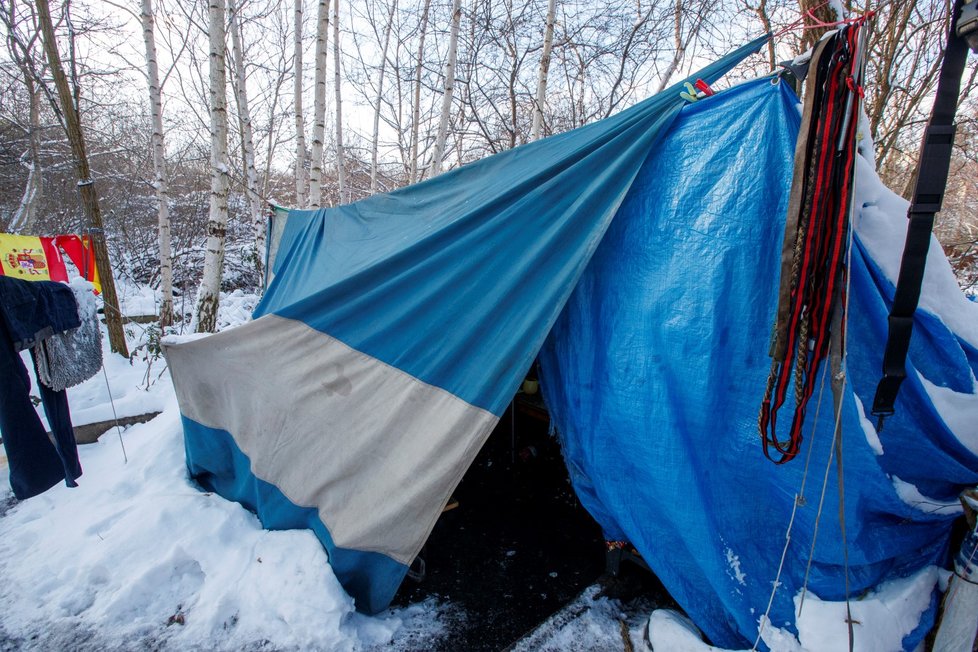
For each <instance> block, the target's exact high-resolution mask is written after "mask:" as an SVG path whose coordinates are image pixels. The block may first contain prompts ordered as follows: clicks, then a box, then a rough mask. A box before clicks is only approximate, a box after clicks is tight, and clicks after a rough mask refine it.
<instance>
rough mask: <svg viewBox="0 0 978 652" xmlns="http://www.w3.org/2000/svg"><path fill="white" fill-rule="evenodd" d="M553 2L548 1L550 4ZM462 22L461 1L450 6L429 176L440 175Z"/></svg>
mask: <svg viewBox="0 0 978 652" xmlns="http://www.w3.org/2000/svg"><path fill="white" fill-rule="evenodd" d="M553 1H554V0H550V2H551V4H552V3H553ZM461 22H462V0H455V1H454V3H453V4H452V30H451V35H450V36H449V38H448V62H447V63H446V64H445V93H444V94H443V95H442V98H441V119H440V120H439V121H438V137H437V139H436V140H435V156H434V158H433V159H432V161H431V174H432V175H436V174H440V173H441V160H442V158H443V157H444V156H445V139H446V138H447V137H448V118H449V116H450V115H451V113H452V94H453V93H454V92H455V59H456V55H457V53H458V28H459V24H460V23H461Z"/></svg>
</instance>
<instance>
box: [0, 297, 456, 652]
mask: <svg viewBox="0 0 978 652" xmlns="http://www.w3.org/2000/svg"><path fill="white" fill-rule="evenodd" d="M254 300H255V297H254V296H253V295H250V296H249V295H245V294H244V293H240V292H238V293H235V294H233V295H229V296H226V297H225V301H224V306H223V309H222V320H221V321H222V323H223V324H225V325H231V324H233V323H240V322H242V321H244V320H245V319H247V317H248V315H249V314H250V309H251V308H250V306H253V305H254ZM149 305H152V304H151V303H150V304H149ZM128 330H129V331H130V333H132V334H134V335H135V336H134V337H133V341H132V344H133V345H134V348H135V346H138V345H139V344H141V343H144V339H143V333H144V332H145V331H139V330H138V329H133V328H131V327H130V328H129V329H128ZM104 339H106V340H107V338H104ZM106 347H107V345H106ZM105 360H106V372H107V373H106V374H105V375H103V374H98V375H97V376H95V377H94V378H92V379H90V380H89V381H87V382H85V383H83V384H82V385H80V386H78V387H75V388H72V389H69V390H68V394H69V400H70V404H71V409H72V414H73V417H74V421H75V425H80V424H84V423H91V422H94V421H102V420H107V419H111V418H112V403H114V404H115V408H116V412H117V413H118V415H119V416H120V417H121V416H128V415H133V414H141V413H145V412H155V411H162V414H161V415H160V416H158V417H156V418H155V419H153V420H152V421H150V422H148V423H143V424H139V425H135V426H132V427H130V428H127V429H126V430H125V431H124V432H123V433H121V436H120V435H119V434H117V433H116V432H115V431H114V430H113V431H110V432H108V433H106V434H105V435H103V436H102V438H101V439H100V440H99V441H98V442H97V443H95V444H90V445H86V446H81V447H80V457H81V462H82V467H83V469H84V475H83V476H82V477H81V478H80V480H79V485H80V486H79V487H78V488H75V489H69V488H67V487H64V486H57V487H54V488H53V489H51V490H50V491H48V492H46V493H44V494H42V495H40V496H37V497H35V498H31V499H30V500H27V501H23V502H16V501H15V500H14V499H13V496H12V495H11V493H10V488H9V483H8V482H7V469H6V464H5V460H4V459H0V477H2V479H0V485H2V486H0V578H2V579H0V604H2V605H3V609H2V610H0V650H7V649H18V650H19V649H30V650H54V649H64V650H68V649H70V650H133V649H165V650H192V649H201V650H249V649H252V650H370V649H375V648H383V649H395V650H397V649H402V650H403V649H424V648H425V647H427V646H428V645H430V643H431V642H433V641H436V640H437V639H439V638H441V637H443V636H445V635H446V633H447V629H446V627H445V625H444V623H443V621H444V616H445V614H446V613H448V612H449V611H450V609H451V607H450V606H448V605H443V604H438V603H435V602H431V601H429V602H426V603H422V604H418V605H413V606H410V607H407V608H402V609H397V610H391V611H389V612H388V613H386V614H384V615H382V616H379V617H374V618H367V617H364V616H361V615H359V614H357V613H356V612H355V611H354V610H353V603H352V600H351V599H350V598H349V597H348V596H347V595H346V593H345V592H344V591H343V589H342V588H341V587H340V585H339V584H338V582H337V581H336V578H335V576H334V575H333V573H332V570H331V569H330V567H329V564H328V562H327V559H326V554H325V552H324V551H323V549H322V547H321V546H320V544H319V541H318V540H317V539H316V538H315V536H314V535H313V534H312V533H311V532H308V531H288V532H270V531H267V530H263V529H262V528H261V525H260V524H259V522H258V520H257V519H256V518H255V517H254V515H253V514H251V513H250V512H248V511H247V510H245V509H244V508H243V507H241V506H240V505H238V504H236V503H231V502H228V501H226V500H224V499H223V498H220V497H218V496H216V495H213V494H210V493H204V492H201V491H200V490H199V488H198V487H197V486H195V485H194V483H193V482H192V481H191V480H190V478H189V477H188V475H187V470H186V466H185V461H184V452H183V439H182V431H181V426H180V413H179V410H178V408H177V404H176V399H175V397H174V395H173V388H172V385H171V383H170V380H169V374H168V373H167V372H166V370H165V361H164V360H163V359H162V358H158V359H155V360H152V361H151V363H150V361H149V360H147V359H146V358H145V356H144V357H143V358H140V357H139V356H137V359H136V360H135V361H134V362H132V363H130V361H129V360H127V359H125V358H123V357H121V356H118V355H112V354H110V353H109V352H108V349H107V348H106V350H105ZM106 378H108V383H107V381H106ZM109 387H111V396H112V401H110V400H109V395H110V392H109ZM123 447H124V450H123Z"/></svg>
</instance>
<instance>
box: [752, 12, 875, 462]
mask: <svg viewBox="0 0 978 652" xmlns="http://www.w3.org/2000/svg"><path fill="white" fill-rule="evenodd" d="M865 20H866V17H862V18H860V19H857V20H854V21H847V22H848V23H849V24H848V25H847V26H846V27H844V28H843V29H841V30H840V31H839V32H838V33H837V34H835V35H833V36H832V37H830V38H832V39H834V41H835V42H834V43H833V44H831V47H832V50H831V51H830V52H827V53H826V54H825V55H824V56H828V57H829V58H828V61H827V63H826V64H825V65H824V69H818V70H816V69H813V70H811V71H810V73H809V74H812V75H819V76H820V77H816V79H815V83H816V85H815V87H814V90H813V92H814V93H815V96H814V97H813V98H812V101H813V102H815V105H814V107H815V108H814V110H813V112H812V120H813V123H814V124H813V126H814V129H813V131H812V133H813V136H812V137H811V139H810V144H809V147H808V149H807V150H806V152H807V153H808V155H809V157H810V160H811V164H810V165H809V166H808V167H806V168H805V169H806V170H807V173H806V175H805V177H804V178H803V179H796V180H795V183H798V182H799V181H800V182H802V183H804V184H805V185H804V186H803V197H805V199H806V201H805V202H804V203H803V205H802V208H801V210H802V212H803V214H802V215H800V216H799V232H800V234H801V242H800V248H798V249H796V252H795V255H796V256H799V257H800V259H799V260H798V261H796V262H797V264H798V276H797V279H796V281H795V282H794V283H793V284H792V286H791V288H790V295H789V305H790V309H789V312H788V322H787V329H786V332H785V349H784V350H785V351H787V352H788V355H787V357H786V358H785V360H783V361H780V362H776V363H775V364H774V366H773V367H772V372H771V378H770V379H769V381H768V388H767V391H766V393H765V396H764V400H763V402H762V404H761V413H760V417H759V420H758V426H759V430H760V434H761V442H762V445H763V449H764V455H765V456H766V457H767V458H768V459H770V460H771V461H773V462H775V463H776V464H783V463H785V462H787V461H789V460H791V459H793V458H794V457H795V456H796V455H797V454H798V451H799V449H800V446H801V441H802V426H803V425H804V422H805V412H806V408H807V406H808V402H809V400H810V399H811V397H812V394H813V391H814V388H815V384H816V383H815V378H816V376H817V374H818V371H819V369H820V368H821V365H822V363H823V362H824V361H825V359H826V358H827V357H828V351H829V336H830V332H829V330H830V329H829V323H830V321H831V319H832V314H833V312H834V310H835V309H836V303H837V302H838V301H839V300H840V299H841V300H842V302H843V303H842V305H845V304H844V300H845V297H844V292H845V290H844V288H845V285H844V280H845V267H844V264H843V261H844V259H845V255H846V251H847V245H848V239H849V238H848V236H849V229H850V224H849V218H850V215H849V206H850V202H851V196H852V182H853V181H852V180H853V169H854V167H855V155H856V130H857V125H858V115H857V111H856V107H857V106H858V102H856V101H854V100H853V96H854V95H855V96H860V97H861V95H862V88H861V87H860V86H859V85H858V83H856V81H855V80H856V77H857V76H858V74H859V71H858V70H856V66H857V62H856V60H855V59H856V50H857V47H858V39H859V32H860V29H861V27H862V25H863V23H864V22H865ZM819 68H822V66H821V65H819ZM837 143H841V145H842V146H841V148H840V147H838V146H837ZM806 209H807V210H806ZM788 271H789V270H787V269H786V270H783V271H782V273H788ZM840 309H841V308H840ZM792 377H794V378H795V411H794V415H793V417H792V420H791V426H790V428H789V430H788V434H787V438H781V437H779V436H778V434H777V412H778V410H779V409H780V408H781V407H782V406H783V405H784V403H785V401H786V398H787V393H788V388H789V387H790V386H791V380H792ZM772 448H773V451H772V450H771V449H772Z"/></svg>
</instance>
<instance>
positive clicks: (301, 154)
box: [293, 0, 309, 208]
mask: <svg viewBox="0 0 978 652" xmlns="http://www.w3.org/2000/svg"><path fill="white" fill-rule="evenodd" d="M302 2H303V0H295V34H294V36H295V40H294V45H295V55H294V59H293V67H294V69H295V78H294V79H293V95H294V102H295V204H296V206H298V207H299V208H305V207H306V206H307V205H308V202H309V172H308V171H307V170H306V165H307V163H308V161H309V153H308V152H307V151H306V126H305V123H304V122H303V118H302Z"/></svg>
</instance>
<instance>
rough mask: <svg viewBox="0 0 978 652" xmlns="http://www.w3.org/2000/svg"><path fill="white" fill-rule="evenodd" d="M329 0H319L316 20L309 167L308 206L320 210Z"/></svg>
mask: <svg viewBox="0 0 978 652" xmlns="http://www.w3.org/2000/svg"><path fill="white" fill-rule="evenodd" d="M328 33H329V0H319V13H318V16H317V20H316V89H315V91H316V92H315V100H314V102H313V107H312V112H313V118H312V119H313V125H312V161H311V162H310V165H309V206H310V207H311V208H320V207H321V205H322V198H323V138H325V137H326V36H327V34H328Z"/></svg>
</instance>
